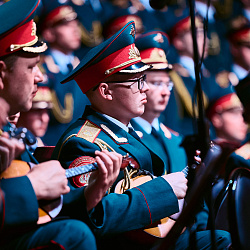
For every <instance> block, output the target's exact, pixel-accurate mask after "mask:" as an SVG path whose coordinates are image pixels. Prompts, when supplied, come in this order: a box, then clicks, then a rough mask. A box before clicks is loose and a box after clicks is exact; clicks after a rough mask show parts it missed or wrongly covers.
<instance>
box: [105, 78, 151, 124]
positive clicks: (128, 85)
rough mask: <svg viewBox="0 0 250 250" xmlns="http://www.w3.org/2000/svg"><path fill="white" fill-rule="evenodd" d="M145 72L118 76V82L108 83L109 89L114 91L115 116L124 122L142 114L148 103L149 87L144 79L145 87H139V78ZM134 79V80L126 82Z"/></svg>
mask: <svg viewBox="0 0 250 250" xmlns="http://www.w3.org/2000/svg"><path fill="white" fill-rule="evenodd" d="M143 75H144V73H138V74H133V75H132V74H126V75H125V76H122V75H120V76H117V77H116V80H115V81H117V82H118V81H120V82H118V83H108V85H109V89H110V90H111V91H112V95H113V99H112V105H114V107H115V110H116V114H115V117H116V118H117V119H118V120H120V121H121V122H123V123H127V121H130V120H131V119H132V118H134V117H137V116H141V115H142V114H143V112H144V109H145V104H146V103H147V96H146V92H147V91H148V90H149V87H148V85H147V83H146V82H145V81H143V85H144V86H143V88H142V89H141V90H139V89H138V81H137V79H139V78H141V77H143ZM126 81H132V82H126Z"/></svg>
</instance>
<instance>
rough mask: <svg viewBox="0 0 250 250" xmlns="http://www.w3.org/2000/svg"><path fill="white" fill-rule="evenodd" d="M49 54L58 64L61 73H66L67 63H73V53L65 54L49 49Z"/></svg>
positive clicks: (67, 71)
mask: <svg viewBox="0 0 250 250" xmlns="http://www.w3.org/2000/svg"><path fill="white" fill-rule="evenodd" d="M51 55H52V57H53V58H54V60H55V63H56V65H58V66H59V68H60V71H61V72H62V73H63V74H68V73H69V69H68V67H67V65H68V64H72V63H73V61H74V55H73V54H68V55H65V54H64V53H62V52H61V51H59V50H56V49H51Z"/></svg>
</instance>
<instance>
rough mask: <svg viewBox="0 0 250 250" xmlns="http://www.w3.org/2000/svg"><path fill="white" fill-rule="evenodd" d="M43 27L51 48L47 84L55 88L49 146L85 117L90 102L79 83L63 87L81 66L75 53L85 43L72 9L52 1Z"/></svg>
mask: <svg viewBox="0 0 250 250" xmlns="http://www.w3.org/2000/svg"><path fill="white" fill-rule="evenodd" d="M40 28H41V34H42V36H43V38H44V39H45V40H46V41H47V42H48V46H49V50H48V51H47V52H46V53H45V55H44V57H43V58H42V60H41V61H42V67H43V68H44V71H45V72H44V73H45V83H46V84H48V86H49V88H50V89H51V94H52V103H53V107H52V109H51V112H50V114H51V115H50V122H49V126H48V129H47V131H46V133H45V135H44V137H43V138H42V139H43V141H44V143H45V144H46V145H49V146H52V145H55V144H56V143H57V140H58V139H59V138H60V136H61V134H62V133H63V132H64V131H65V129H66V128H67V127H68V126H69V125H70V124H71V123H72V122H73V121H74V120H75V119H76V118H77V117H79V116H80V115H81V111H80V110H81V108H82V106H84V105H85V104H86V102H87V98H86V97H85V96H84V95H83V94H82V93H81V91H80V89H79V87H78V86H77V84H74V83H72V85H71V86H70V87H68V86H66V85H61V84H60V81H61V80H62V79H63V78H64V77H65V76H66V75H67V74H68V73H69V72H71V71H72V69H73V68H74V67H75V66H76V65H77V64H78V63H79V59H78V58H77V57H76V56H75V55H74V51H75V50H76V49H77V48H79V46H80V43H81V37H80V27H79V21H78V20H77V14H76V12H74V10H73V8H72V7H70V6H68V5H62V4H59V3H58V2H57V1H49V2H48V3H47V5H45V6H44V9H43V15H42V18H41V19H40Z"/></svg>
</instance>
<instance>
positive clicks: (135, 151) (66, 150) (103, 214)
mask: <svg viewBox="0 0 250 250" xmlns="http://www.w3.org/2000/svg"><path fill="white" fill-rule="evenodd" d="M97 144H99V145H100V147H101V148H105V147H106V148H107V149H108V150H114V151H116V152H118V153H120V154H122V155H125V154H127V153H129V155H130V156H131V157H133V158H134V159H135V160H136V161H137V162H138V164H139V166H140V168H141V169H145V170H148V171H150V172H151V173H154V170H155V173H156V175H157V172H159V173H161V172H162V171H163V167H164V164H163V162H162V160H161V159H160V158H159V157H158V156H156V155H155V154H154V153H153V152H151V151H150V150H149V149H148V148H147V147H146V146H145V145H144V144H143V143H141V142H139V141H138V140H137V139H135V138H134V137H133V136H131V135H130V134H128V133H127V132H126V131H125V130H123V129H122V128H120V127H119V126H117V125H116V124H114V123H113V122H111V121H110V120H108V119H107V118H105V117H104V116H102V115H101V114H99V113H97V112H95V111H93V110H92V109H91V108H90V107H88V106H87V107H86V109H85V112H84V115H83V117H82V118H80V119H78V121H76V122H75V123H74V124H72V125H71V126H70V127H69V129H68V130H67V131H66V132H65V133H64V135H63V136H62V137H61V138H60V140H59V142H58V144H57V145H56V148H55V150H54V152H53V158H54V159H58V160H59V161H60V162H61V164H62V166H63V167H64V168H68V167H69V166H73V165H74V164H76V163H77V162H79V161H81V159H82V157H83V156H92V157H94V152H95V150H100V147H99V146H98V145H97ZM156 164H157V169H155V166H156ZM159 169H161V171H159ZM122 177H123V172H122V171H121V173H120V175H119V177H118V180H119V179H121V178H122ZM73 188H74V187H73V185H72V189H73ZM80 189H81V188H80ZM156 190H157V192H156ZM156 194H157V195H156ZM176 211H178V205H177V198H176V196H175V195H174V193H173V190H172V188H171V187H170V185H169V184H168V183H167V182H166V181H165V180H164V179H163V178H162V177H158V178H155V179H153V180H152V181H150V182H147V183H144V184H142V185H141V186H139V187H136V188H132V189H129V190H127V191H126V192H125V193H124V194H115V193H110V194H108V195H107V196H105V197H104V198H103V199H102V201H101V202H100V204H99V205H98V206H97V207H96V208H95V209H94V211H93V212H92V213H91V214H90V219H91V220H92V222H91V224H90V227H91V228H92V229H93V230H94V232H95V234H96V235H97V236H104V235H107V234H115V233H121V232H124V231H127V230H132V229H137V228H141V227H143V226H145V225H149V224H151V223H152V222H155V221H157V220H159V219H160V218H164V217H167V216H169V215H171V214H173V213H175V212H176ZM117 218H118V220H117ZM121 218H122V219H121Z"/></svg>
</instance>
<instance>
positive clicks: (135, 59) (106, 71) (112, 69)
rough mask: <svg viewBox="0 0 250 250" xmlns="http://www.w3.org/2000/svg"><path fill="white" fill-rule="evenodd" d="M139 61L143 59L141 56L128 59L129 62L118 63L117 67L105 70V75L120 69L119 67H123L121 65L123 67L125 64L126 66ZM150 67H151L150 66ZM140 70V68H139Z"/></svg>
mask: <svg viewBox="0 0 250 250" xmlns="http://www.w3.org/2000/svg"><path fill="white" fill-rule="evenodd" d="M137 61H141V57H137V58H134V59H132V60H129V61H127V62H124V63H121V64H120V65H117V66H115V67H113V68H111V69H107V70H105V75H109V74H111V73H112V72H113V71H114V70H116V69H119V68H121V67H123V66H126V65H128V64H130V63H133V62H137ZM148 68H149V67H148ZM138 70H139V69H138ZM124 73H125V72H124Z"/></svg>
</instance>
